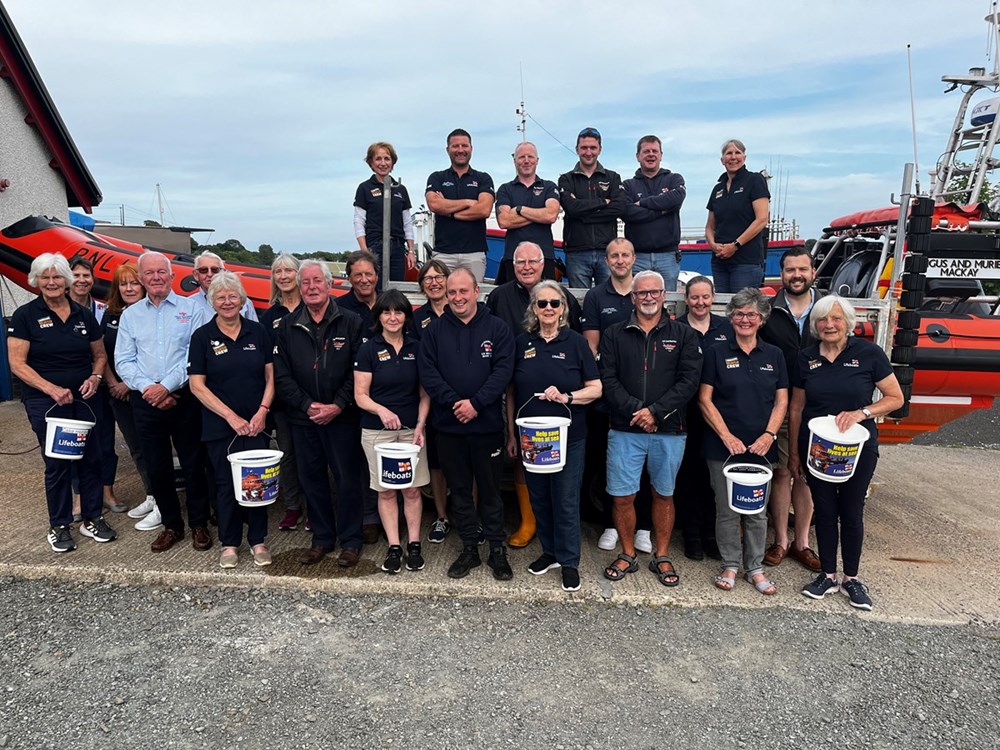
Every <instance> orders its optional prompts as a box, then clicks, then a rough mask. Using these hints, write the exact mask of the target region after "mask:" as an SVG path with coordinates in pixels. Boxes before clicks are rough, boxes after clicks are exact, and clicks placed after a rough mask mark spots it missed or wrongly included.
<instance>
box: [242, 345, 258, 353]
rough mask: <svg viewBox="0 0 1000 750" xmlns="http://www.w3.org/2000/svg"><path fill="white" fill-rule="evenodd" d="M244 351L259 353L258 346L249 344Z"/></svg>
mask: <svg viewBox="0 0 1000 750" xmlns="http://www.w3.org/2000/svg"><path fill="white" fill-rule="evenodd" d="M243 351H245V352H255V351H257V345H256V344H247V345H246V346H244V347H243Z"/></svg>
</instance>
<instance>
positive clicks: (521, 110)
mask: <svg viewBox="0 0 1000 750" xmlns="http://www.w3.org/2000/svg"><path fill="white" fill-rule="evenodd" d="M517 69H518V72H519V73H520V75H521V106H520V107H518V108H517V109H515V110H514V114H516V115H521V124H520V125H518V126H517V132H518V133H520V134H521V142H522V143H523V142H524V141H526V140H528V110H527V109H525V106H524V65H523V64H522V63H518V64H517Z"/></svg>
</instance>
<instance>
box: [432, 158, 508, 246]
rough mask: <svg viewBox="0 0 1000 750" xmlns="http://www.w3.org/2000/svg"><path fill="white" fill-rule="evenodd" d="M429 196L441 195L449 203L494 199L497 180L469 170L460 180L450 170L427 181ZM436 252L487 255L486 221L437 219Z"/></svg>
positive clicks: (435, 232) (433, 175)
mask: <svg viewBox="0 0 1000 750" xmlns="http://www.w3.org/2000/svg"><path fill="white" fill-rule="evenodd" d="M425 192H428V193H441V195H443V196H444V197H445V198H447V199H448V200H452V201H456V200H466V199H471V200H474V201H477V200H479V196H480V195H481V194H482V193H489V194H490V195H493V194H494V193H493V178H492V177H490V176H489V175H488V174H486V172H479V171H477V170H475V169H471V168H470V169H469V171H468V172H466V173H465V174H464V175H462V176H461V177H459V176H458V175H457V174H456V173H455V170H454V169H452V168H451V167H449V168H448V169H444V170H442V171H440V172H433V173H431V175H430V177H428V178H427V190H426V191H425ZM434 252H436V253H451V254H455V253H485V252H486V219H482V220H481V221H460V220H458V219H455V218H453V217H451V216H442V215H441V214H435V215H434Z"/></svg>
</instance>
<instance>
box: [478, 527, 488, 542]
mask: <svg viewBox="0 0 1000 750" xmlns="http://www.w3.org/2000/svg"><path fill="white" fill-rule="evenodd" d="M477 533H478V534H479V536H478V537H476V544H478V545H479V546H480V547H482V546H483V545H484V544H486V532H485V531H483V527H482V526H480V527H479V531H478V532H477Z"/></svg>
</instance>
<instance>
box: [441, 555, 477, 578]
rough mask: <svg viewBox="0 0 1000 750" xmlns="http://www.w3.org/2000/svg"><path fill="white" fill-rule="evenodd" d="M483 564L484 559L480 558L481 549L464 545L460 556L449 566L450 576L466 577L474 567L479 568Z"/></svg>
mask: <svg viewBox="0 0 1000 750" xmlns="http://www.w3.org/2000/svg"><path fill="white" fill-rule="evenodd" d="M482 564H483V561H482V560H480V559H479V550H478V549H476V548H475V547H464V548H463V549H462V554H460V555H459V556H458V559H457V560H455V562H453V563H452V564H451V567H450V568H448V577H449V578H465V577H466V576H467V575H469V571H470V570H472V569H473V568H478V567H479V566H480V565H482Z"/></svg>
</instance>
